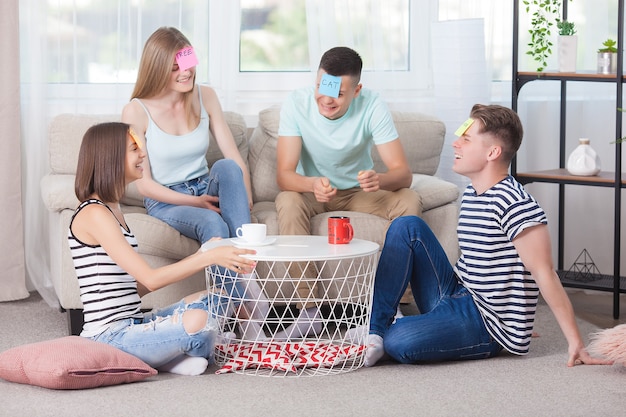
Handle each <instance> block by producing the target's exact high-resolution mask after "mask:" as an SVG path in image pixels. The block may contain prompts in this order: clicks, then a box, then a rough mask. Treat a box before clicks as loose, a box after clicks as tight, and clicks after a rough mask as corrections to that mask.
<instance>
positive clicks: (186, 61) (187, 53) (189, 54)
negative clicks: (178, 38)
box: [176, 46, 198, 71]
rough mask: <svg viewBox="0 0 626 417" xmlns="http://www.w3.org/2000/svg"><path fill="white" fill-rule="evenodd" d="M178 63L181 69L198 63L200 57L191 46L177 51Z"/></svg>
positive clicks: (183, 69)
mask: <svg viewBox="0 0 626 417" xmlns="http://www.w3.org/2000/svg"><path fill="white" fill-rule="evenodd" d="M176 63H177V64H178V68H180V70H181V71H185V70H186V69H189V68H191V67H195V66H196V65H198V57H197V56H196V53H195V52H194V50H193V48H192V47H191V46H188V47H186V48H183V49H181V50H180V51H178V52H176Z"/></svg>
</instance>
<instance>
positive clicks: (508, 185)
mask: <svg viewBox="0 0 626 417" xmlns="http://www.w3.org/2000/svg"><path fill="white" fill-rule="evenodd" d="M539 224H547V219H546V215H545V212H544V211H543V209H542V208H541V207H540V206H539V204H538V203H537V202H536V201H535V199H534V198H533V197H532V196H531V195H530V194H528V193H527V192H526V191H525V190H524V188H523V187H522V185H521V184H520V183H519V182H517V181H516V180H515V179H514V178H513V177H511V176H508V177H507V178H506V179H504V180H503V181H501V182H499V183H498V184H496V185H495V186H493V187H492V188H491V189H489V190H487V191H486V192H484V193H483V194H481V195H477V194H476V191H475V190H474V188H473V187H472V186H471V185H469V186H468V187H467V189H466V190H465V193H464V194H463V199H462V202H461V210H460V213H459V224H458V226H457V232H458V237H459V247H460V249H461V257H460V258H459V260H458V262H457V263H456V265H455V267H454V269H455V272H456V273H457V275H458V277H459V279H460V280H461V281H462V283H463V284H464V286H465V287H466V288H467V289H468V290H469V291H470V293H471V294H472V296H473V298H474V301H475V302H476V305H477V306H478V309H479V310H480V313H481V315H482V317H483V320H484V322H485V325H486V327H487V330H488V331H489V333H490V334H491V336H492V337H494V338H495V339H496V340H497V341H498V342H499V343H500V344H501V345H502V346H503V347H504V348H505V349H506V350H508V351H509V352H511V353H514V354H518V355H524V354H526V353H528V349H529V345H530V338H531V335H532V330H533V325H534V320H535V311H536V309H537V300H538V297H539V289H538V287H537V284H536V283H535V281H534V280H533V278H532V276H531V275H530V272H529V271H528V270H527V269H526V268H525V267H524V264H523V263H522V260H521V259H520V257H519V255H518V253H517V250H516V249H515V247H514V246H513V239H514V238H515V237H516V236H518V235H519V233H521V232H522V231H523V230H525V229H526V228H528V227H532V226H536V225H539Z"/></svg>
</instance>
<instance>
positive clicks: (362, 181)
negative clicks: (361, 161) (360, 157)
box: [356, 169, 380, 193]
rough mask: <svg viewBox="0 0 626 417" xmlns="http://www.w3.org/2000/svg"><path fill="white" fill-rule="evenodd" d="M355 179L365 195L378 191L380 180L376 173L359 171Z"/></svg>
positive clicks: (370, 170) (369, 170) (371, 170)
mask: <svg viewBox="0 0 626 417" xmlns="http://www.w3.org/2000/svg"><path fill="white" fill-rule="evenodd" d="M356 179H357V180H358V181H359V186H360V187H361V189H362V190H363V191H365V192H366V193H371V192H374V191H378V190H380V179H379V178H378V173H377V172H376V171H374V170H373V169H368V170H367V171H359V175H357V177H356Z"/></svg>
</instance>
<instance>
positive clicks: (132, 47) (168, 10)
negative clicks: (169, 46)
mask: <svg viewBox="0 0 626 417" xmlns="http://www.w3.org/2000/svg"><path fill="white" fill-rule="evenodd" d="M33 5H35V7H41V6H42V5H40V4H39V3H33ZM46 7H47V9H46V13H45V22H46V23H45V26H44V29H45V32H43V33H45V39H44V40H43V41H44V42H45V43H46V46H47V47H46V48H45V50H46V55H45V64H46V66H47V71H46V81H47V82H49V83H86V84H97V83H134V82H135V80H136V75H137V68H138V67H139V59H140V58H141V51H142V49H143V44H144V42H145V40H146V39H147V37H148V36H150V34H151V33H152V32H154V30H156V29H157V28H158V27H161V26H175V27H177V28H179V29H181V31H182V32H183V33H185V35H186V36H187V37H188V38H189V39H190V41H191V42H192V43H193V45H194V47H195V49H196V50H197V54H198V57H199V59H201V60H202V62H203V63H204V65H199V69H202V68H203V67H204V69H205V70H204V72H203V71H201V70H200V71H199V74H198V78H199V81H201V82H206V81H207V78H208V76H207V75H208V70H207V65H206V63H207V60H208V29H207V25H206V21H207V18H206V16H207V15H208V6H207V4H206V2H204V1H200V0H198V1H183V0H160V1H158V2H154V1H121V0H118V1H111V0H48V1H47V2H46V3H45V5H44V8H46Z"/></svg>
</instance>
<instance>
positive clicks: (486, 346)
mask: <svg viewBox="0 0 626 417" xmlns="http://www.w3.org/2000/svg"><path fill="white" fill-rule="evenodd" d="M409 283H410V284H411V289H412V292H413V297H414V298H415V303H416V304H417V308H418V309H419V311H420V314H419V315H415V316H406V317H403V318H399V319H397V320H396V322H395V323H393V320H394V316H395V314H396V309H397V307H398V304H399V303H400V298H402V295H403V294H404V291H405V289H406V288H407V285H408V284H409ZM370 334H377V335H379V336H381V337H382V338H383V343H384V349H385V352H386V353H387V354H389V355H390V356H391V357H392V358H394V359H395V360H397V361H398V362H402V363H416V362H422V361H446V360H461V359H483V358H489V357H492V356H496V355H497V354H498V353H499V352H500V351H501V350H502V347H501V345H500V344H499V343H498V342H496V341H495V339H493V338H492V337H491V335H490V334H489V332H488V331H487V329H486V327H485V325H484V323H483V319H482V317H481V315H480V312H479V311H478V308H477V307H476V304H475V303H474V300H473V298H472V296H471V295H470V293H469V292H468V291H467V289H466V288H465V287H464V286H463V285H462V284H461V283H460V282H459V280H458V279H457V277H456V274H455V273H454V270H453V268H452V265H450V262H449V261H448V258H447V256H446V253H445V252H444V250H443V248H442V247H441V245H440V244H439V241H438V240H437V238H436V237H435V235H434V234H433V232H432V231H431V230H430V228H429V227H428V225H427V224H426V223H425V222H424V221H423V220H422V219H421V218H419V217H415V216H404V217H399V218H397V219H395V220H394V221H393V222H392V223H391V225H390V227H389V230H388V231H387V237H386V238H385V245H384V247H383V250H382V253H381V256H380V260H379V262H378V269H377V270H376V279H375V282H374V299H373V305H372V318H371V324H370Z"/></svg>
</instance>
